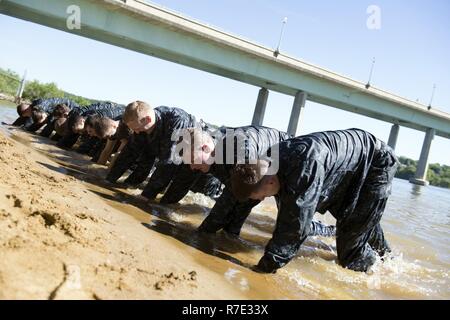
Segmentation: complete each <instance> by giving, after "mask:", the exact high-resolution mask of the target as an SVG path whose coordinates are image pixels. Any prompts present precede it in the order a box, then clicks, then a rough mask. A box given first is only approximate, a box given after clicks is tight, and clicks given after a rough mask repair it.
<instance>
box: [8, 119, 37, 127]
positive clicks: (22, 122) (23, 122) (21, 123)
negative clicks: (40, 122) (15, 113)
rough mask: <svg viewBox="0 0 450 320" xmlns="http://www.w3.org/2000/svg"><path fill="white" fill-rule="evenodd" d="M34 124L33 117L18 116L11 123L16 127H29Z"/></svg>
mask: <svg viewBox="0 0 450 320" xmlns="http://www.w3.org/2000/svg"><path fill="white" fill-rule="evenodd" d="M32 124H33V119H32V118H31V117H22V116H20V117H18V118H17V119H16V120H15V121H14V122H13V123H12V124H11V125H12V126H15V127H22V128H24V129H25V128H27V127H29V126H31V125H32Z"/></svg>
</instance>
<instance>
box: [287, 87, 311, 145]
mask: <svg viewBox="0 0 450 320" xmlns="http://www.w3.org/2000/svg"><path fill="white" fill-rule="evenodd" d="M307 96H308V94H307V93H306V92H303V91H298V92H297V93H296V94H295V99H294V104H293V105H292V111H291V117H290V118H289V125H288V129H287V132H288V133H289V134H290V135H292V136H296V135H297V127H298V123H299V121H300V120H301V119H302V118H303V113H304V112H303V110H304V108H305V103H306V98H307Z"/></svg>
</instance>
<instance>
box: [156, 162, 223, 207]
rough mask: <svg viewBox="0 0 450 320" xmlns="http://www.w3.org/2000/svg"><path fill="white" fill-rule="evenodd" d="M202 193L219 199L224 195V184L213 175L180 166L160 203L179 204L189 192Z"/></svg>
mask: <svg viewBox="0 0 450 320" xmlns="http://www.w3.org/2000/svg"><path fill="white" fill-rule="evenodd" d="M189 191H192V192H198V193H202V194H204V195H205V196H208V197H210V198H212V199H217V198H218V197H219V196H220V195H221V193H222V183H221V182H220V180H219V179H217V178H216V177H214V176H213V175H211V174H205V173H199V172H194V171H192V170H191V169H190V168H189V167H188V166H186V165H181V166H179V167H178V168H177V169H176V171H175V173H174V175H173V178H172V182H171V183H170V185H169V187H168V188H167V189H166V191H165V193H164V196H163V197H162V198H161V200H160V203H165V204H171V203H177V202H179V201H180V200H181V199H183V198H184V197H185V196H186V194H187V193H188V192H189Z"/></svg>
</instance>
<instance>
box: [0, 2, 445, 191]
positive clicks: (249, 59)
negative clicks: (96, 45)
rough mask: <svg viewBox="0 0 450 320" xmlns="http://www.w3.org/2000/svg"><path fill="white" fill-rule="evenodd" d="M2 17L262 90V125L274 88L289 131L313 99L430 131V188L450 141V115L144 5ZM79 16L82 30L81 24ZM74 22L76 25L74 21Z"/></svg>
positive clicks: (422, 176)
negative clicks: (439, 155) (287, 112)
mask: <svg viewBox="0 0 450 320" xmlns="http://www.w3.org/2000/svg"><path fill="white" fill-rule="evenodd" d="M0 13H2V14H6V15H9V16H13V17H17V18H20V19H24V20H27V21H31V22H35V23H38V24H41V25H45V26H48V27H52V28H56V29H60V30H63V31H66V32H70V33H73V34H77V35H80V36H84V37H87V38H91V39H95V40H98V41H102V42H105V43H109V44H112V45H116V46H119V47H123V48H127V49H130V50H134V51H137V52H141V53H144V54H147V55H150V56H155V57H158V58H161V59H165V60H169V61H172V62H175V63H179V64H183V65H186V66H189V67H193V68H196V69H200V70H204V71H207V72H211V73H214V74H217V75H220V76H224V77H228V78H231V79H235V80H238V81H242V82H245V83H248V84H252V85H255V86H258V87H260V88H261V89H260V91H259V94H258V97H257V100H256V106H255V111H254V115H253V120H252V123H253V124H262V123H263V119H264V113H265V108H266V102H267V98H268V95H269V91H270V90H273V91H277V92H281V93H284V94H288V95H292V96H294V97H295V98H294V102H293V105H292V111H291V116H290V120H289V124H288V128H287V130H288V132H289V133H291V134H295V133H296V132H297V127H298V124H299V119H301V115H302V112H303V110H304V106H305V102H306V101H307V100H309V101H313V102H317V103H320V104H324V105H328V106H331V107H335V108H339V109H342V110H346V111H350V112H354V113H357V114H362V115H365V116H368V117H371V118H374V119H379V120H383V121H387V122H390V123H392V124H393V125H392V128H391V132H390V136H389V141H388V143H389V145H390V146H392V147H394V148H395V145H396V143H397V137H398V133H399V128H400V126H404V127H408V128H412V129H416V130H420V131H424V132H425V133H426V134H425V139H424V142H423V147H422V151H421V154H420V159H419V164H418V168H417V172H416V175H415V178H414V179H413V180H411V182H413V183H417V184H422V185H425V184H427V181H426V173H427V169H428V155H429V152H430V147H431V143H432V140H433V138H434V136H435V135H438V136H442V137H445V138H450V114H448V113H445V112H442V111H439V110H437V109H436V108H434V107H433V108H431V109H429V108H427V106H425V105H422V104H420V103H417V102H413V101H410V100H407V99H404V98H402V97H399V96H396V95H394V94H392V93H389V92H386V91H382V90H380V89H377V88H375V87H372V86H366V84H364V83H361V82H358V81H355V80H352V79H350V78H347V77H344V76H342V75H339V74H336V73H334V72H331V71H329V70H325V69H323V68H320V67H318V66H315V65H312V64H308V63H305V62H303V61H300V60H298V59H295V58H293V57H289V56H286V55H284V54H282V53H280V54H275V52H274V50H273V49H270V48H266V47H263V46H261V45H258V44H255V43H252V42H250V41H247V40H244V39H241V38H239V37H236V36H234V35H231V34H228V33H225V32H223V31H220V30H218V29H215V28H213V27H211V26H208V25H205V24H202V23H199V22H197V21H194V20H192V19H188V18H186V17H183V16H182V15H180V14H178V13H175V12H172V11H169V10H167V9H164V8H161V7H159V6H156V5H153V4H149V3H146V2H144V1H140V0H0ZM77 17H80V18H81V20H80V21H81V25H80V26H79V28H78V26H77V24H76V19H77ZM74 22H75V23H74Z"/></svg>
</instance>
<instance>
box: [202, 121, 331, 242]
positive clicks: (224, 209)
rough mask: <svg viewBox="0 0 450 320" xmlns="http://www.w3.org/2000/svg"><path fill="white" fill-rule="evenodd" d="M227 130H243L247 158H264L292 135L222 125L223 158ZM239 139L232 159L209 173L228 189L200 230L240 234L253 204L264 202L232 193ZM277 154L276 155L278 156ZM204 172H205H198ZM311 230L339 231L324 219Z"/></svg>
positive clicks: (321, 232) (317, 233)
mask: <svg viewBox="0 0 450 320" xmlns="http://www.w3.org/2000/svg"><path fill="white" fill-rule="evenodd" d="M226 130H239V132H240V133H238V134H236V136H240V137H241V139H243V140H244V141H245V144H244V145H243V149H242V150H241V152H242V154H244V156H245V161H249V160H250V159H260V158H262V157H264V156H265V155H267V154H269V155H270V152H268V150H269V149H271V147H272V146H273V145H278V144H279V143H280V142H281V141H284V140H286V139H289V138H291V136H290V135H289V134H287V133H286V132H282V131H279V130H277V129H273V128H267V127H263V126H245V127H239V128H227V127H221V128H219V131H220V132H221V133H222V138H221V137H220V134H217V135H216V139H217V138H218V139H217V141H218V143H217V144H216V148H215V149H216V154H217V152H220V150H223V151H222V154H223V159H226V158H227V157H228V156H227V150H226V149H227V139H230V137H226ZM236 142H237V138H236V137H235V138H234V144H233V150H234V154H233V155H229V156H230V157H231V158H230V160H231V161H226V160H224V161H223V162H225V163H224V164H218V163H214V164H212V165H211V167H210V170H209V172H208V173H209V174H212V175H213V176H215V177H216V178H218V179H219V180H220V181H221V182H222V183H223V184H224V186H225V187H224V189H223V192H222V194H221V195H220V197H219V198H218V199H216V203H215V205H214V206H213V208H212V209H211V211H210V213H209V215H208V216H207V217H206V218H205V220H203V222H202V224H201V225H200V227H199V229H198V230H199V231H201V232H206V233H215V232H217V231H219V230H220V229H224V230H225V231H226V232H228V233H231V234H234V235H239V234H240V231H241V229H242V226H243V225H244V222H245V220H246V219H247V217H248V216H249V214H250V212H251V210H252V209H253V207H255V206H257V205H258V204H259V203H260V201H259V200H252V199H249V200H247V201H245V202H239V201H238V200H237V199H236V197H235V196H234V195H233V194H232V192H231V186H230V185H229V183H230V182H229V180H230V176H231V171H232V169H233V168H234V166H235V163H236V161H237V159H236V156H237V154H238V151H237V144H236ZM274 156H275V155H274ZM197 174H199V175H201V174H202V173H200V172H198V173H197ZM311 225H312V226H311V233H310V234H309V235H310V236H325V237H331V236H334V234H335V228H334V226H326V225H324V224H322V223H320V222H316V221H312V222H311Z"/></svg>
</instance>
